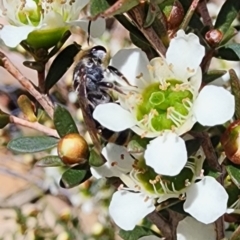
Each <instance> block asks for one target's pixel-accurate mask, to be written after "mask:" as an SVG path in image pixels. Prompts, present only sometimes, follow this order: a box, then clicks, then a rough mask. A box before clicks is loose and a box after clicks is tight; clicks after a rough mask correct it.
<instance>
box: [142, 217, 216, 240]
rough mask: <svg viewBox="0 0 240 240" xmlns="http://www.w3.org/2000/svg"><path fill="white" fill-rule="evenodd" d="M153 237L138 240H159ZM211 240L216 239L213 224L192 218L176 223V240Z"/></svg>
mask: <svg viewBox="0 0 240 240" xmlns="http://www.w3.org/2000/svg"><path fill="white" fill-rule="evenodd" d="M160 239H164V238H159V237H156V236H153V235H150V236H145V237H141V238H139V239H138V240H160ZM206 239H209V240H213V239H216V230H215V224H213V223H211V224H203V223H201V222H198V221H197V220H195V219H194V218H192V217H186V218H184V219H183V220H182V221H180V222H179V223H178V226H177V240H206Z"/></svg>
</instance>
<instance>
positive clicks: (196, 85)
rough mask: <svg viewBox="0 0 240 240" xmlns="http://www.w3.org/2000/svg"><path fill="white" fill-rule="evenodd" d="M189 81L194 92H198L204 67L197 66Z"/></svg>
mask: <svg viewBox="0 0 240 240" xmlns="http://www.w3.org/2000/svg"><path fill="white" fill-rule="evenodd" d="M189 83H190V84H191V86H192V87H193V89H194V93H195V94H198V92H199V89H200V87H201V84H202V69H201V68H200V67H198V68H197V71H196V73H195V74H194V75H193V76H192V77H191V78H190V80H189Z"/></svg>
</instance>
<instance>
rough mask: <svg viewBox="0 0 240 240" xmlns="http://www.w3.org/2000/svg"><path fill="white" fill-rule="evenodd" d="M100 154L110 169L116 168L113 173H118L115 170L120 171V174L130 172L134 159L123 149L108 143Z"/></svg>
mask: <svg viewBox="0 0 240 240" xmlns="http://www.w3.org/2000/svg"><path fill="white" fill-rule="evenodd" d="M102 154H103V156H104V157H105V158H106V159H107V161H108V163H109V165H110V166H111V168H112V169H114V168H116V170H115V171H120V170H117V169H121V172H122V173H128V172H130V171H131V169H132V165H133V163H134V159H133V158H132V157H131V155H130V154H129V153H128V152H127V150H126V148H125V147H123V146H119V145H117V144H114V143H108V144H107V145H106V147H105V148H103V150H102Z"/></svg>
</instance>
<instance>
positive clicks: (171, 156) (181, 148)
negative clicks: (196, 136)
mask: <svg viewBox="0 0 240 240" xmlns="http://www.w3.org/2000/svg"><path fill="white" fill-rule="evenodd" d="M144 157H145V160H146V164H147V165H148V166H150V167H152V168H153V169H154V171H155V172H156V173H158V174H161V175H167V176H175V175H177V174H179V173H180V171H181V170H182V169H183V167H184V166H185V164H186V163H187V150H186V145H185V142H184V140H183V139H182V138H180V137H179V136H178V135H176V134H175V133H172V132H165V133H163V135H162V136H159V137H157V138H155V139H154V140H152V141H151V142H150V143H149V144H148V145H147V149H146V151H145V154H144Z"/></svg>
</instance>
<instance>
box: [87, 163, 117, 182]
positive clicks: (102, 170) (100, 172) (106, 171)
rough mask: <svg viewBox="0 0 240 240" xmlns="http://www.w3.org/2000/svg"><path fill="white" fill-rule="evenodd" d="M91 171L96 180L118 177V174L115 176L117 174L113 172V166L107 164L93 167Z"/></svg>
mask: <svg viewBox="0 0 240 240" xmlns="http://www.w3.org/2000/svg"><path fill="white" fill-rule="evenodd" d="M90 171H91V173H92V175H93V177H94V178H96V179H100V178H103V177H113V176H117V174H116V175H115V173H114V172H113V171H112V170H111V166H110V165H109V164H108V163H105V164H103V165H102V166H100V167H91V168H90Z"/></svg>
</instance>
